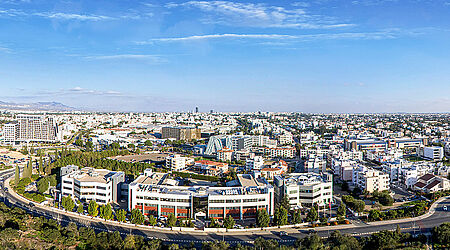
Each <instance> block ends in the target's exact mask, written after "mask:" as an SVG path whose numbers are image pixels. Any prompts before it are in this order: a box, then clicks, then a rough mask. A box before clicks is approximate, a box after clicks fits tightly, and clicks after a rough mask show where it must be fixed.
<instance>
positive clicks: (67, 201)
mask: <svg viewBox="0 0 450 250" xmlns="http://www.w3.org/2000/svg"><path fill="white" fill-rule="evenodd" d="M61 205H62V206H63V208H64V209H65V210H66V211H69V212H72V211H73V209H74V208H75V203H74V202H73V200H72V197H70V196H64V197H63V198H62V199H61Z"/></svg>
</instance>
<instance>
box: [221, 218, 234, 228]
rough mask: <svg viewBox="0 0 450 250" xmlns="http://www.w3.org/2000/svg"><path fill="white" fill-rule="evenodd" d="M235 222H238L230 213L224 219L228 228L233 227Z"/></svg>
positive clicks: (224, 223)
mask: <svg viewBox="0 0 450 250" xmlns="http://www.w3.org/2000/svg"><path fill="white" fill-rule="evenodd" d="M235 223H236V222H235V221H234V219H233V217H231V215H228V217H226V218H225V220H224V221H223V226H224V227H225V228H227V229H232V228H233V227H234V224H235Z"/></svg>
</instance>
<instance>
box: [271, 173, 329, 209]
mask: <svg viewBox="0 0 450 250" xmlns="http://www.w3.org/2000/svg"><path fill="white" fill-rule="evenodd" d="M274 185H275V196H276V197H277V201H278V202H280V201H281V199H282V198H283V197H284V196H287V197H288V199H289V204H290V205H291V207H293V208H294V207H311V206H312V205H313V204H318V205H319V206H327V205H328V204H330V203H331V202H332V200H333V176H332V175H331V174H323V175H319V174H315V173H295V174H289V175H288V176H275V178H274Z"/></svg>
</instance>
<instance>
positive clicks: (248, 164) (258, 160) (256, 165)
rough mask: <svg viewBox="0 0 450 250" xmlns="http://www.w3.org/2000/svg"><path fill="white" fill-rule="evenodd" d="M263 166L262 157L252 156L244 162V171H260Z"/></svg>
mask: <svg viewBox="0 0 450 250" xmlns="http://www.w3.org/2000/svg"><path fill="white" fill-rule="evenodd" d="M263 166H264V158H263V157H262V156H259V155H257V156H254V157H252V158H247V160H245V169H246V170H247V171H251V170H260V169H262V167H263Z"/></svg>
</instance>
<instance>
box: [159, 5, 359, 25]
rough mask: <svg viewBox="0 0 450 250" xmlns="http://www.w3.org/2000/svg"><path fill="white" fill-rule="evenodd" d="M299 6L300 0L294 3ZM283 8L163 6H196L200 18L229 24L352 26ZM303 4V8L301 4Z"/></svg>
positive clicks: (301, 11)
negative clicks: (203, 14)
mask: <svg viewBox="0 0 450 250" xmlns="http://www.w3.org/2000/svg"><path fill="white" fill-rule="evenodd" d="M297 5H300V3H297ZM292 6H293V7H295V8H290V9H287V8H284V7H280V6H272V5H267V4H255V3H237V2H230V1H188V2H184V3H181V4H178V3H169V4H167V5H166V7H167V8H177V7H184V8H188V9H199V10H200V11H202V12H204V13H206V14H209V15H206V16H205V17H204V18H203V19H202V21H203V22H204V23H216V24H223V25H230V26H249V27H280V28H303V29H329V28H342V27H348V26H353V24H349V23H339V22H337V21H336V20H334V19H333V18H330V17H325V16H320V15H311V14H309V13H307V11H306V10H305V9H303V8H299V7H300V6H295V4H294V5H292ZM303 7H306V6H305V5H304V4H303Z"/></svg>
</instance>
